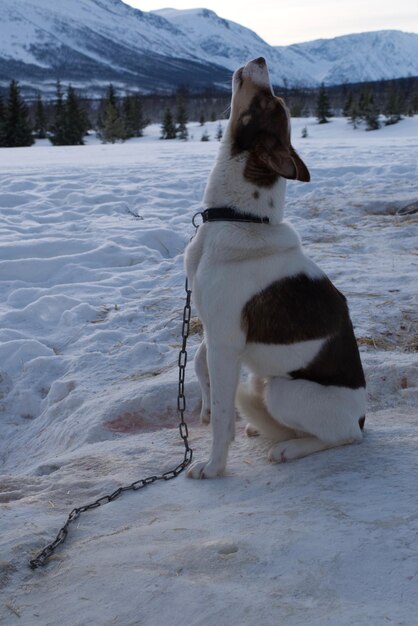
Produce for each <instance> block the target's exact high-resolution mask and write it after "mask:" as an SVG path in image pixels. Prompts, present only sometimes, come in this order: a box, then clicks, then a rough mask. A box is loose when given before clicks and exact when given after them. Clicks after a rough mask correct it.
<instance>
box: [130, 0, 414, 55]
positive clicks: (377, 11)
mask: <svg viewBox="0 0 418 626" xmlns="http://www.w3.org/2000/svg"><path fill="white" fill-rule="evenodd" d="M124 2H125V3H126V4H130V5H132V6H134V7H136V8H138V9H141V10H142V11H153V10H156V9H161V8H165V7H167V6H170V7H173V8H176V9H190V8H196V7H205V8H206V9H212V10H213V11H215V12H216V13H217V14H218V15H219V16H220V17H224V18H227V19H229V20H233V21H234V22H238V23H239V24H242V25H243V26H246V27H247V28H251V29H252V30H254V31H255V32H256V33H257V34H258V35H259V36H260V37H262V38H263V39H264V40H265V41H267V42H268V43H269V44H271V45H276V46H280V45H288V44H291V43H299V42H302V41H310V40H312V39H319V38H330V37H336V36H338V35H345V34H349V33H359V32H364V31H370V30H385V29H398V30H404V31H407V32H415V33H418V2H417V0H396V2H394V1H393V0H257V1H256V2H245V0H244V1H243V0H228V1H227V2H225V0H168V1H167V0H160V1H159V0H124Z"/></svg>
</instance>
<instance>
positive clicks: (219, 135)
mask: <svg viewBox="0 0 418 626" xmlns="http://www.w3.org/2000/svg"><path fill="white" fill-rule="evenodd" d="M223 134H224V131H223V130H222V124H221V123H220V122H219V124H218V128H217V129H216V139H217V140H218V141H221V139H222V137H223Z"/></svg>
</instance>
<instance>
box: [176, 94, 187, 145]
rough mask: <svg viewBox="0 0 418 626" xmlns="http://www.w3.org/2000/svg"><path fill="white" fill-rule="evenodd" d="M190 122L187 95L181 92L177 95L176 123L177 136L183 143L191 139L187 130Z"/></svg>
mask: <svg viewBox="0 0 418 626" xmlns="http://www.w3.org/2000/svg"><path fill="white" fill-rule="evenodd" d="M188 120H189V116H188V113H187V108H186V94H185V92H184V90H182V91H179V92H178V94H177V112H176V122H177V129H176V132H177V136H178V138H179V139H182V140H183V141H187V139H188V137H189V131H188V130H187V122H188Z"/></svg>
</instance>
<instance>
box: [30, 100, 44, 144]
mask: <svg viewBox="0 0 418 626" xmlns="http://www.w3.org/2000/svg"><path fill="white" fill-rule="evenodd" d="M33 130H34V133H35V137H36V138H37V139H45V138H46V133H47V122H46V115H45V107H44V103H43V101H42V97H41V94H40V93H38V96H37V98H36V104H35V122H34V127H33Z"/></svg>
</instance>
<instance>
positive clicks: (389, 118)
mask: <svg viewBox="0 0 418 626" xmlns="http://www.w3.org/2000/svg"><path fill="white" fill-rule="evenodd" d="M401 112H402V104H401V95H400V93H399V91H398V90H397V88H396V86H395V85H393V84H392V85H391V86H390V88H389V93H388V96H387V99H386V103H385V108H384V114H385V116H386V121H385V125H386V126H389V125H390V124H397V122H399V121H400V120H401V119H402V115H401Z"/></svg>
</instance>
